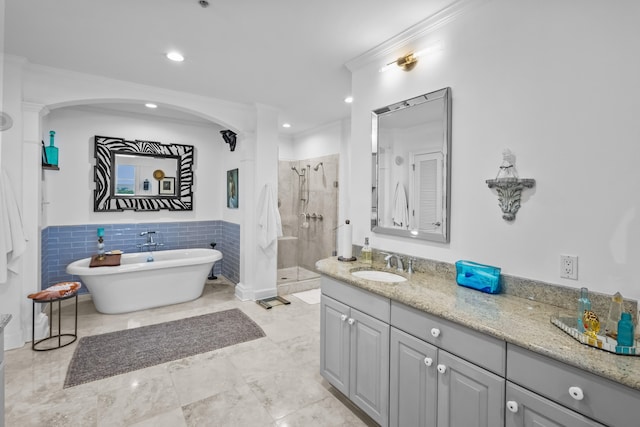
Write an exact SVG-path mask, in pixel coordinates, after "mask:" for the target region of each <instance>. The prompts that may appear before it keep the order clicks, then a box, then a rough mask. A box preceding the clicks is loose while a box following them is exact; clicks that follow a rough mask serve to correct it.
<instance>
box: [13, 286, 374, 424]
mask: <svg viewBox="0 0 640 427" xmlns="http://www.w3.org/2000/svg"><path fill="white" fill-rule="evenodd" d="M288 299H289V300H290V301H291V304H290V305H286V306H284V305H281V306H276V307H274V308H272V309H270V310H266V309H264V308H262V307H261V306H259V305H258V304H256V303H255V302H253V301H244V302H243V301H239V300H238V299H236V298H235V296H234V289H233V286H232V285H231V283H230V282H228V281H227V280H226V279H225V278H224V277H220V278H219V279H218V280H215V281H210V282H208V283H207V285H206V286H205V291H204V294H203V296H202V297H200V298H199V299H197V300H195V301H191V302H188V303H183V304H176V305H172V306H168V307H160V308H156V309H151V310H144V311H139V312H135V313H128V314H121V315H105V314H100V313H98V312H96V310H95V308H94V306H93V303H92V302H91V300H90V299H88V298H83V299H81V301H80V302H79V304H78V307H79V315H78V335H79V337H82V336H88V335H95V334H101V333H105V332H111V331H115V330H121V329H126V328H134V327H138V326H144V325H149V324H154V323H161V322H165V321H170V320H175V319H179V318H184V317H190V316H197V315H200V314H205V313H210V312H214V311H221V310H226V309H230V308H236V307H237V308H239V309H241V310H242V311H243V312H244V313H246V314H247V315H248V316H249V317H251V318H252V319H253V320H254V321H256V322H257V323H258V324H259V325H260V326H261V327H262V329H263V330H264V331H265V334H266V337H264V338H260V339H258V340H254V341H250V342H246V343H242V344H238V345H234V346H231V347H226V348H222V349H219V350H216V351H212V352H208V353H203V354H199V355H196V356H192V357H188V358H185V359H180V360H176V361H172V362H168V363H165V364H162V365H157V366H152V367H149V368H146V369H142V370H139V371H134V372H130V373H127V374H122V375H118V376H115V377H111V378H107V379H104V380H100V381H95V382H91V383H87V384H82V385H79V386H76V387H71V388H67V389H63V388H62V387H63V384H64V379H65V375H66V371H67V366H68V364H69V361H70V359H71V356H72V355H73V351H74V349H75V346H76V343H74V344H72V345H70V346H67V347H64V348H61V349H57V350H53V351H49V352H35V351H32V350H31V346H30V343H27V344H26V345H25V346H24V347H22V348H20V349H15V350H9V351H6V352H5V363H6V365H5V425H6V427H29V426H38V427H41V426H46V427H54V426H79V427H91V426H96V427H103V426H104V427H106V426H108V427H112V426H137V427H147V426H153V427H165V426H166V427H183V426H207V427H209V426H225V427H226V426H242V427H252V426H256V427H262V426H273V427H275V426H280V427H282V426H373V425H375V423H374V422H373V421H371V420H370V419H369V418H368V417H367V416H366V415H364V414H363V413H362V412H361V411H359V410H358V409H357V408H355V407H354V406H353V405H351V404H350V403H349V402H347V401H346V400H345V399H344V396H342V395H340V393H338V392H337V391H335V389H333V388H332V387H331V386H330V385H329V384H328V383H327V382H326V381H325V380H324V379H323V378H322V377H321V376H320V374H319V364H320V338H319V335H320V334H319V332H320V305H319V304H313V305H309V304H306V303H304V302H302V301H300V300H298V299H297V298H296V297H294V296H291V295H288ZM72 313H73V309H72V308H71V307H66V308H65V307H63V328H64V323H65V322H72V317H71V316H72Z"/></svg>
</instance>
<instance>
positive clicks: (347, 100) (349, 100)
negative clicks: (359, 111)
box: [344, 96, 353, 104]
mask: <svg viewBox="0 0 640 427" xmlns="http://www.w3.org/2000/svg"><path fill="white" fill-rule="evenodd" d="M344 102H346V103H347V104H351V103H352V102H353V96H347V97H346V98H345V99H344Z"/></svg>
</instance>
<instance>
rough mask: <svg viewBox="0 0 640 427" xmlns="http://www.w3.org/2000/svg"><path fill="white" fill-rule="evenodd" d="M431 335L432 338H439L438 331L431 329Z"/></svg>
mask: <svg viewBox="0 0 640 427" xmlns="http://www.w3.org/2000/svg"><path fill="white" fill-rule="evenodd" d="M431 335H433V337H434V338H438V337H439V336H440V329H438V328H431Z"/></svg>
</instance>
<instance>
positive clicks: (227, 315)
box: [64, 308, 265, 388]
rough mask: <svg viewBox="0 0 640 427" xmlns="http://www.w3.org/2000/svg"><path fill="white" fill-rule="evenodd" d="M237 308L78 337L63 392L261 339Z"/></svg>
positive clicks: (256, 330)
mask: <svg viewBox="0 0 640 427" xmlns="http://www.w3.org/2000/svg"><path fill="white" fill-rule="evenodd" d="M264 336H265V334H264V331H263V330H262V329H261V328H260V327H259V326H258V325H257V324H256V323H255V322H254V321H253V320H251V319H250V318H249V317H247V315H246V314H244V313H243V312H242V311H240V310H239V309H237V308H234V309H231V310H225V311H220V312H216V313H210V314H205V315H202V316H196V317H189V318H186V319H180V320H175V321H172V322H166V323H160V324H157V325H150V326H143V327H140V328H134V329H126V330H124V331H117V332H109V333H107V334H101V335H93V336H89V337H83V338H81V339H80V340H79V341H78V346H77V347H76V350H75V352H74V353H73V358H72V359H71V362H70V363H69V368H68V369H67V376H66V378H65V381H64V388H67V387H73V386H76V385H79V384H84V383H87V382H91V381H96V380H101V379H103V378H108V377H111V376H114V375H119V374H124V373H126V372H131V371H135V370H138V369H143V368H147V367H149V366H154V365H159V364H160V363H165V362H170V361H172V360H177V359H182V358H184V357H188V356H193V355H195V354H199V353H205V352H207V351H212V350H216V349H219V348H222V347H227V346H230V345H234V344H239V343H241V342H245V341H251V340H255V339H257V338H261V337H264Z"/></svg>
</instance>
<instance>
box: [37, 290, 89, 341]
mask: <svg viewBox="0 0 640 427" xmlns="http://www.w3.org/2000/svg"><path fill="white" fill-rule="evenodd" d="M67 283H68V282H67ZM60 285H62V284H58V285H54V286H51V287H49V288H47V289H45V290H44V291H42V292H39V293H38V294H33V295H29V298H31V301H32V306H33V311H32V316H31V349H32V350H34V351H49V350H55V349H58V348H61V347H65V346H68V345H69V344H72V343H74V342H75V341H76V340H77V339H78V289H79V287H80V286H79V285H80V284H79V283H78V287H77V288H75V289H72V290H68V291H66V292H58V291H57V290H56V291H54V292H47V291H49V290H51V289H56V286H57V287H60ZM65 285H66V283H65ZM71 298H75V304H74V306H75V315H74V329H73V333H71V332H67V333H63V332H62V310H61V304H60V303H61V302H62V301H64V300H68V299H71ZM56 302H57V303H58V331H57V334H54V333H53V325H54V320H53V304H54V303H56ZM36 303H38V304H47V303H48V304H49V319H50V326H49V336H48V337H45V338H42V339H39V340H37V341H36V339H35V326H36ZM55 340H57V343H55ZM49 341H54V344H53V345H51V346H45V345H44V343H47V342H49ZM41 344H43V345H41Z"/></svg>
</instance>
